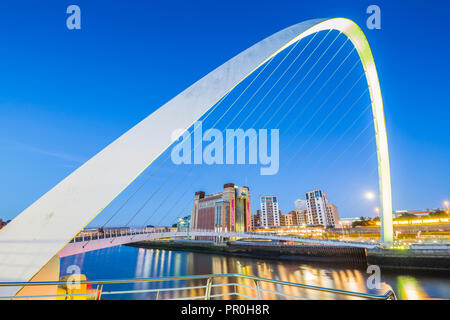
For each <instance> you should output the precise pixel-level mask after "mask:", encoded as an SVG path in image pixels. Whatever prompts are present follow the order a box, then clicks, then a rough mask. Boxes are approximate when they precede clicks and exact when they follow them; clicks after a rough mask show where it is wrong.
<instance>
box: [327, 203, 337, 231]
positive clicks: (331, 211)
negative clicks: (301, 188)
mask: <svg viewBox="0 0 450 320" xmlns="http://www.w3.org/2000/svg"><path fill="white" fill-rule="evenodd" d="M327 215H328V222H329V223H330V225H332V226H333V227H337V226H338V225H339V214H338V209H337V207H336V206H335V205H334V204H332V203H329V204H327Z"/></svg>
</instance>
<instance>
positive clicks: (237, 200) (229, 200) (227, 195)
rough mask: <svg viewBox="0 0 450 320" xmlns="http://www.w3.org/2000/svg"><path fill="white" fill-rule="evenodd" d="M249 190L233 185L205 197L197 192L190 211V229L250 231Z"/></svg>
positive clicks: (229, 184)
mask: <svg viewBox="0 0 450 320" xmlns="http://www.w3.org/2000/svg"><path fill="white" fill-rule="evenodd" d="M250 219H251V215H250V190H249V188H248V187H238V186H235V185H234V184H233V183H227V184H225V185H224V186H223V191H222V192H218V193H214V194H211V195H205V192H203V191H197V192H196V193H195V197H194V208H193V210H192V220H191V228H192V229H204V230H215V231H236V232H246V231H250V229H251V220H250Z"/></svg>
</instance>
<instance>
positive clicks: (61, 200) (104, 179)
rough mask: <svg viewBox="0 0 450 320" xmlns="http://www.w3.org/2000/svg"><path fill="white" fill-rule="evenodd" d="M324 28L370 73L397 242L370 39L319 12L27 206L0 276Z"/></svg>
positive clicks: (4, 238)
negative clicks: (177, 134)
mask: <svg viewBox="0 0 450 320" xmlns="http://www.w3.org/2000/svg"><path fill="white" fill-rule="evenodd" d="M323 30H338V31H341V32H342V33H344V34H345V35H346V36H347V37H348V38H349V39H350V40H351V42H352V43H353V45H354V46H355V48H356V50H357V51H358V54H359V56H360V59H361V62H362V65H363V67H364V70H365V73H366V79H367V83H368V86H369V91H370V96H371V99H372V111H373V118H374V124H375V134H376V141H377V153H378V173H379V186H380V196H381V204H382V240H383V242H385V243H389V242H391V241H392V238H393V230H392V204H391V184H390V169H389V154H388V145H387V135H386V128H385V121H384V111H383V101H382V97H381V90H380V86H379V82H378V75H377V72H376V68H375V63H374V60H373V56H372V53H371V50H370V47H369V44H368V42H367V40H366V38H365V36H364V34H363V32H362V31H361V29H360V28H359V27H358V26H357V25H356V24H355V23H354V22H353V21H351V20H348V19H345V18H333V19H315V20H308V21H305V22H302V23H299V24H296V25H293V26H291V27H289V28H287V29H284V30H282V31H279V32H278V33H275V34H274V35H272V36H270V37H268V38H266V39H264V40H262V41H260V42H259V43H257V44H255V45H253V46H252V47H250V48H248V49H247V50H245V51H243V52H242V53H240V54H239V55H237V56H235V57H234V58H232V59H230V60H229V61H227V62H226V63H224V64H223V65H221V66H220V67H218V68H217V69H215V70H214V71H212V72H211V73H209V74H208V75H206V76H205V77H203V78H202V79H200V80H199V81H197V82H196V83H195V84H193V85H192V86H190V87H189V88H187V89H186V90H184V91H183V92H182V93H180V94H179V95H177V96H176V97H175V98H173V99H172V100H170V101H169V102H167V103H166V104H165V105H163V106H162V107H160V108H159V109H158V110H156V111H155V112H153V113H152V114H151V115H149V116H148V117H147V118H145V119H144V120H142V121H141V122H140V123H138V124H137V125H136V126H134V127H133V128H132V129H130V130H129V131H128V132H126V133H125V134H123V135H122V136H121V137H119V138H118V139H117V140H115V141H114V142H113V143H111V144H110V145H109V146H107V147H106V148H105V149H103V150H102V151H101V152H99V153H98V154H97V155H95V156H94V157H93V158H91V159H90V160H89V161H87V162H86V163H85V164H83V165H82V166H81V167H80V168H78V169H77V170H75V171H74V172H73V173H72V174H70V175H69V176H68V177H67V178H65V179H64V180H62V181H61V182H60V183H58V184H57V185H56V186H55V187H54V188H52V189H51V190H50V191H48V192H47V193H46V194H45V195H43V196H42V197H41V198H40V199H38V200H37V201H36V202H34V203H33V204H32V205H31V206H29V207H28V208H27V209H25V210H24V211H23V212H22V213H21V214H19V215H18V216H17V217H16V218H15V219H14V220H13V221H12V222H11V223H10V224H8V225H7V226H6V227H5V228H4V229H2V231H1V232H0V281H29V280H30V279H31V278H32V277H33V276H34V275H36V274H37V273H38V272H39V271H40V269H41V268H42V267H43V266H44V265H45V264H46V263H47V262H48V261H50V259H52V257H54V256H55V255H56V254H57V253H58V252H59V251H60V250H61V249H62V248H63V247H64V246H65V245H66V244H67V243H68V242H69V241H70V240H71V239H72V238H73V237H74V236H75V235H76V234H77V233H78V232H79V231H80V230H81V229H83V228H84V227H85V226H86V225H87V224H88V223H89V222H90V221H91V220H92V219H93V218H94V217H95V216H97V214H99V213H100V212H101V211H102V210H103V209H104V208H105V207H106V206H107V205H108V204H109V203H110V202H111V201H112V200H113V199H114V198H115V197H116V196H117V195H119V194H120V193H121V192H122V191H123V190H124V189H125V188H126V187H127V186H128V185H129V184H130V183H131V182H132V181H133V180H134V179H135V178H136V177H137V176H138V175H139V174H140V173H141V172H142V171H144V170H145V169H146V168H147V167H148V166H149V165H150V164H151V163H152V162H153V161H154V160H155V159H156V158H157V157H158V156H159V155H160V154H161V153H162V152H164V150H166V149H167V148H168V147H169V146H170V144H171V137H172V133H173V132H174V131H175V129H179V128H185V129H188V128H189V127H190V126H191V125H192V124H193V123H194V122H195V121H196V120H198V119H199V118H200V117H201V116H202V115H203V114H205V113H206V112H207V111H208V110H209V109H210V108H211V107H212V106H213V105H214V104H215V103H217V102H218V101H219V100H220V99H221V98H222V97H223V96H224V95H225V94H226V93H228V92H229V91H231V90H232V89H233V88H234V87H235V86H236V85H238V84H239V83H240V82H241V81H242V80H244V79H245V78H246V77H247V76H248V75H250V74H251V73H252V72H253V71H255V70H256V69H257V68H258V67H259V66H261V65H262V64H263V63H265V62H266V61H268V60H269V59H270V58H272V57H273V56H275V55H277V54H278V53H280V52H281V51H283V50H285V49H286V48H287V47H289V46H290V45H292V44H293V43H295V42H296V41H299V40H301V39H302V38H304V37H307V36H309V35H311V34H314V33H316V32H319V31H323ZM10 293H11V292H10ZM11 294H14V292H12V293H11Z"/></svg>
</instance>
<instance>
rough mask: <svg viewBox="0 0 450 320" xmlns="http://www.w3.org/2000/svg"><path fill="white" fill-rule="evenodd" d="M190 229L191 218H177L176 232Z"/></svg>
mask: <svg viewBox="0 0 450 320" xmlns="http://www.w3.org/2000/svg"><path fill="white" fill-rule="evenodd" d="M190 228H191V216H186V217H184V218H177V230H178V231H188V230H189V229H190Z"/></svg>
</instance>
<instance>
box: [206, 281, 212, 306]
mask: <svg viewBox="0 0 450 320" xmlns="http://www.w3.org/2000/svg"><path fill="white" fill-rule="evenodd" d="M211 284H212V278H211V277H209V278H208V280H207V281H206V292H205V300H210V299H211Z"/></svg>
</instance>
